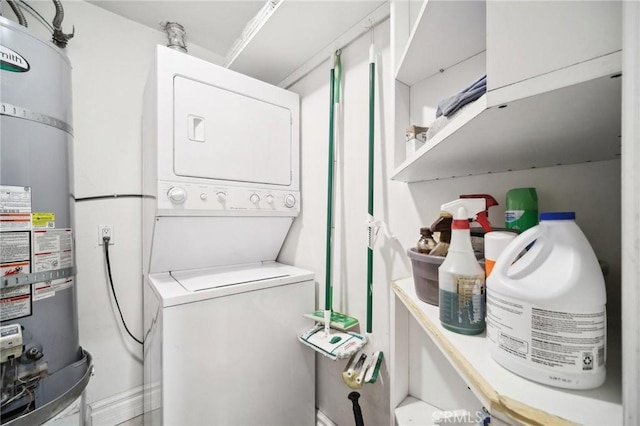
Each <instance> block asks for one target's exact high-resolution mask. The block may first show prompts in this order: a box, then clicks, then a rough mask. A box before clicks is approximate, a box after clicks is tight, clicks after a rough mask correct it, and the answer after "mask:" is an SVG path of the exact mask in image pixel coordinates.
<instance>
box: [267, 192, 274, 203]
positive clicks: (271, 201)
mask: <svg viewBox="0 0 640 426" xmlns="http://www.w3.org/2000/svg"><path fill="white" fill-rule="evenodd" d="M267 203H269V204H273V195H271V194H269V195H267Z"/></svg>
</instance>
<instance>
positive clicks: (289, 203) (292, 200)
mask: <svg viewBox="0 0 640 426" xmlns="http://www.w3.org/2000/svg"><path fill="white" fill-rule="evenodd" d="M284 205H285V206H286V207H288V208H292V207H293V206H295V205H296V197H294V196H293V195H291V194H288V195H287V196H286V197H284Z"/></svg>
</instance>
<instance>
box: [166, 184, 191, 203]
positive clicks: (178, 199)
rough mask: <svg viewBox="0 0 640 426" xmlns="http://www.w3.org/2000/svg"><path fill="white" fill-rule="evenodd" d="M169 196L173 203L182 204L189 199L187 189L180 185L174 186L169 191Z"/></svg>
mask: <svg viewBox="0 0 640 426" xmlns="http://www.w3.org/2000/svg"><path fill="white" fill-rule="evenodd" d="M167 197H169V200H171V202H172V203H173V204H182V203H184V201H185V200H186V199H187V191H185V190H184V189H182V188H180V187H178V186H174V187H173V188H171V189H169V191H167Z"/></svg>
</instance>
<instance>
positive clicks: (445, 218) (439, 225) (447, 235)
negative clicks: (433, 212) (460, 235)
mask: <svg viewBox="0 0 640 426" xmlns="http://www.w3.org/2000/svg"><path fill="white" fill-rule="evenodd" d="M452 221H453V216H451V214H450V213H447V212H441V213H440V216H438V219H436V221H435V222H433V225H431V231H432V232H439V233H440V238H439V242H438V244H436V246H435V247H434V248H433V249H432V250H431V252H429V254H430V255H431V256H443V257H444V256H446V255H447V251H449V243H451V222H452Z"/></svg>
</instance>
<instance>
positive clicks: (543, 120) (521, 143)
mask: <svg viewBox="0 0 640 426" xmlns="http://www.w3.org/2000/svg"><path fill="white" fill-rule="evenodd" d="M619 57H620V56H619V54H616V55H611V57H610V58H608V59H609V61H608V63H607V66H606V67H603V66H602V65H601V64H600V63H593V64H588V65H589V70H588V72H587V73H586V74H587V75H589V76H592V75H593V74H594V73H598V72H600V74H599V75H600V76H599V77H598V78H593V79H590V80H587V81H584V82H581V83H578V84H572V85H569V86H566V87H561V88H556V89H555V90H550V91H547V92H544V93H540V94H536V95H535V96H532V95H529V96H527V97H524V98H519V97H520V96H523V94H528V92H532V91H533V92H535V90H545V89H544V88H545V87H547V88H548V89H554V87H553V83H549V82H550V81H553V78H550V77H549V76H544V77H541V78H540V79H538V80H540V81H538V82H537V83H539V84H531V83H530V82H523V83H519V84H517V85H513V86H508V87H505V88H502V89H498V90H495V91H492V92H489V93H487V94H486V95H484V96H483V97H482V98H480V99H478V100H477V101H475V102H474V103H473V104H472V105H469V106H468V107H467V108H466V109H464V110H462V111H460V113H459V114H458V115H457V116H454V117H453V118H452V119H451V121H450V122H449V123H448V124H447V126H446V127H444V128H443V129H442V130H441V131H440V132H439V133H437V134H436V135H435V136H434V137H433V138H432V139H431V140H429V141H427V143H426V144H425V145H424V146H423V147H421V148H420V149H419V150H418V151H417V152H415V153H414V155H413V156H412V157H410V158H408V159H406V160H405V161H404V162H403V163H402V164H400V166H398V167H397V168H396V169H395V170H394V172H393V175H392V176H391V179H393V180H398V181H403V182H416V181H428V180H437V179H446V178H452V177H462V176H470V175H477V174H486V173H496V172H506V171H512V170H524V169H529V168H537V167H549V166H556V165H562V164H575V163H583V162H589V161H601V160H611V159H616V158H619V155H620V114H621V90H620V80H621V79H619V78H611V77H612V75H611V74H609V75H604V76H602V73H603V72H610V70H611V69H619V64H618V65H616V64H615V62H616V61H618V62H619ZM585 68H587V67H584V66H581V67H577V68H576V69H579V70H581V71H582V70H584V69H585ZM571 71H572V70H571V69H568V70H562V71H561V72H559V73H558V74H559V75H561V76H571V75H572V72H571ZM571 78H574V80H575V77H571ZM541 87H542V88H543V89H540V88H541ZM509 99H517V100H514V101H511V102H507V103H505V104H496V103H493V104H492V102H496V101H497V100H498V101H502V100H509ZM425 124H428V123H425Z"/></svg>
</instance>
